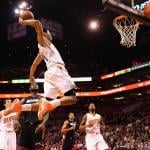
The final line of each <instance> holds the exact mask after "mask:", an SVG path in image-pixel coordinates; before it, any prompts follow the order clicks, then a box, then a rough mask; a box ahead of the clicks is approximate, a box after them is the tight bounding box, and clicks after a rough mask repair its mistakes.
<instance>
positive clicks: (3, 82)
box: [0, 81, 8, 84]
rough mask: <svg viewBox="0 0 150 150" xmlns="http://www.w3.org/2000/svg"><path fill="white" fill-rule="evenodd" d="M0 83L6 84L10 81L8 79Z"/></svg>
mask: <svg viewBox="0 0 150 150" xmlns="http://www.w3.org/2000/svg"><path fill="white" fill-rule="evenodd" d="M0 83H2V84H5V83H8V81H0Z"/></svg>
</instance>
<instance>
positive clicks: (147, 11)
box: [144, 2, 150, 19]
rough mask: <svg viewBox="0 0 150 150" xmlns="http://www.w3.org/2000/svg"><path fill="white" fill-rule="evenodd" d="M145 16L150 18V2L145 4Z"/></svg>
mask: <svg viewBox="0 0 150 150" xmlns="http://www.w3.org/2000/svg"><path fill="white" fill-rule="evenodd" d="M144 16H145V17H146V18H149V19H150V2H148V3H145V5H144Z"/></svg>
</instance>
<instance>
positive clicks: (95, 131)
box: [85, 113, 108, 150]
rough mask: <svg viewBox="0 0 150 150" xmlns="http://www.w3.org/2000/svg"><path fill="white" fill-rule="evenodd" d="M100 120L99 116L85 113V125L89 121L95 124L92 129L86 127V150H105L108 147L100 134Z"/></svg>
mask: <svg viewBox="0 0 150 150" xmlns="http://www.w3.org/2000/svg"><path fill="white" fill-rule="evenodd" d="M100 120H101V116H100V115H99V114H95V115H92V114H90V113H87V121H86V124H88V123H89V122H90V121H94V122H95V124H94V125H93V126H92V127H86V136H85V142H86V147H87V150H105V149H107V148H108V145H107V144H106V142H105V141H104V138H103V136H102V134H101V133H100Z"/></svg>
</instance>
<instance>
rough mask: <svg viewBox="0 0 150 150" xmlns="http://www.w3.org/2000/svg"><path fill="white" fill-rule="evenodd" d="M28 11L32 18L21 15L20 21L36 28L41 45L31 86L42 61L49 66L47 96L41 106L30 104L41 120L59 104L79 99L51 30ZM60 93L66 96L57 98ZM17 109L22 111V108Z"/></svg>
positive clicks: (45, 91)
mask: <svg viewBox="0 0 150 150" xmlns="http://www.w3.org/2000/svg"><path fill="white" fill-rule="evenodd" d="M28 13H29V14H31V16H32V19H28V20H23V19H22V18H21V17H19V23H20V24H21V25H28V26H31V27H33V28H34V29H35V31H36V33H37V41H38V47H39V53H38V55H37V56H36V58H35V60H34V61H33V64H32V66H31V68H30V75H29V79H30V82H31V87H34V86H35V84H36V83H35V81H34V73H35V71H36V69H37V67H38V65H39V64H40V63H41V61H42V60H44V61H45V63H46V66H47V71H46V72H45V75H44V97H45V98H41V99H40V102H39V106H37V105H31V106H29V107H31V110H35V111H36V110H38V118H39V120H42V119H43V116H44V115H45V113H46V112H48V111H51V110H53V109H55V108H56V107H58V106H64V105H72V104H75V103H76V101H77V100H76V96H75V91H74V88H75V87H76V86H75V84H74V82H73V81H72V80H71V77H70V75H69V74H68V72H67V70H66V68H65V64H64V61H63V60H62V58H61V56H60V54H59V52H58V50H57V49H56V47H55V46H54V45H53V43H52V36H51V34H50V32H49V31H48V30H47V31H46V32H44V31H43V27H42V24H41V22H40V21H39V20H36V19H34V16H33V14H32V12H30V11H28ZM22 16H23V15H22ZM60 93H61V94H63V95H64V96H63V97H62V98H60V99H57V97H58V95H59V94H60ZM46 98H48V99H51V100H52V101H47V100H46ZM28 110H29V108H28ZM14 111H16V110H14ZM17 111H20V109H18V110H17Z"/></svg>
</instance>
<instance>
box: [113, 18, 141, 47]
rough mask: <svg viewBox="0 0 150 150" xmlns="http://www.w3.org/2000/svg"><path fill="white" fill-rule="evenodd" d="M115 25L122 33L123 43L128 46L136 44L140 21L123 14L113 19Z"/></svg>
mask: <svg viewBox="0 0 150 150" xmlns="http://www.w3.org/2000/svg"><path fill="white" fill-rule="evenodd" d="M113 25H114V27H115V28H116V29H117V30H118V32H119V33H120V35H121V41H120V44H121V45H123V46H126V47H127V48H129V47H131V46H136V32H137V30H138V29H139V25H140V23H139V22H138V21H136V20H135V19H133V18H128V17H127V16H124V15H121V16H118V17H116V18H115V19H114V20H113Z"/></svg>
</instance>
